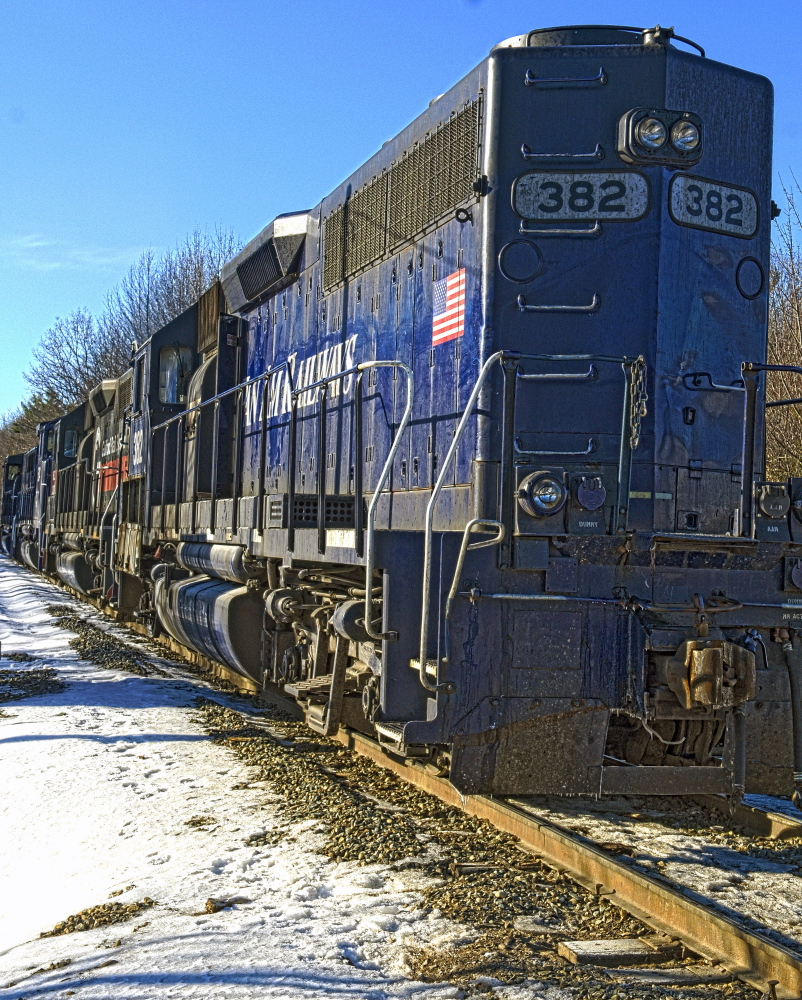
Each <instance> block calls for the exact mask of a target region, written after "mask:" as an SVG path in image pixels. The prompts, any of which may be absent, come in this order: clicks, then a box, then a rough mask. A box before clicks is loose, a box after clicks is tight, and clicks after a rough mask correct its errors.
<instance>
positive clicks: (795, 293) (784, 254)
mask: <svg viewBox="0 0 802 1000" xmlns="http://www.w3.org/2000/svg"><path fill="white" fill-rule="evenodd" d="M784 191H785V197H786V200H787V203H788V212H787V214H786V216H785V218H784V220H783V221H782V222H781V224H780V225H779V226H778V227H777V230H776V237H775V240H774V242H773V245H772V253H771V273H770V277H769V288H770V297H769V342H768V361H769V364H775V365H800V364H802V244H800V232H801V231H802V216H800V208H799V206H798V204H797V200H798V197H799V195H800V193H802V192H800V187H799V185H798V183H797V182H796V179H794V184H793V187H787V188H784ZM766 398H767V401H772V400H779V399H800V398H802V376H799V375H794V374H792V373H790V372H772V373H770V374H768V376H767V388H766ZM766 475H767V478H768V479H770V480H775V481H782V480H784V479H787V478H788V477H789V476H799V475H802V405H794V406H776V407H774V406H773V407H769V408H768V409H767V410H766Z"/></svg>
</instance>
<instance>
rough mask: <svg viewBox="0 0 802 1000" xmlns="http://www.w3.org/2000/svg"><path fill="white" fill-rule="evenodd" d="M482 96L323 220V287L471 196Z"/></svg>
mask: <svg viewBox="0 0 802 1000" xmlns="http://www.w3.org/2000/svg"><path fill="white" fill-rule="evenodd" d="M480 119H481V98H478V99H477V100H475V101H474V102H473V103H472V104H469V105H467V106H466V107H465V108H464V109H463V110H462V111H460V112H459V114H456V115H454V116H453V117H452V118H450V119H449V120H448V121H447V122H444V123H443V124H442V125H440V126H438V128H436V129H435V130H434V132H432V133H431V134H430V135H428V136H427V137H426V138H425V139H422V140H421V141H420V142H419V143H417V144H416V145H415V146H413V147H412V148H411V149H409V150H407V152H406V153H405V154H404V155H403V156H402V157H401V159H400V160H398V161H397V162H396V163H394V164H393V166H392V167H391V169H390V170H389V171H388V172H387V173H386V174H382V175H381V176H379V177H374V178H373V180H372V181H370V182H369V183H367V184H366V185H364V187H361V188H360V189H359V190H358V191H357V192H355V194H354V195H353V196H352V197H351V198H349V199H348V201H346V203H345V204H344V205H340V207H339V208H337V209H335V210H334V211H333V212H332V213H331V215H330V216H329V217H328V219H326V221H325V224H324V233H323V287H324V291H329V290H330V289H332V288H334V287H335V286H337V285H338V284H339V283H340V282H341V281H343V280H344V279H347V278H352V277H353V276H354V275H355V274H358V273H359V272H360V271H362V270H364V269H365V268H366V267H370V266H371V264H375V263H376V261H378V260H381V259H382V257H384V256H385V255H386V254H387V253H389V252H390V251H392V250H393V249H394V248H395V247H397V246H399V245H400V244H402V243H407V242H409V241H410V240H412V239H414V238H415V237H416V236H417V235H418V234H420V233H422V232H424V231H425V230H426V229H428V228H429V227H430V226H432V225H433V224H434V223H436V222H438V221H439V220H440V219H442V218H443V217H444V216H446V215H448V214H449V213H450V212H453V211H454V210H455V209H456V208H457V206H458V205H460V204H461V203H462V202H464V201H467V200H469V199H471V198H473V197H474V196H475V193H476V188H475V182H476V179H477V176H478V172H479V155H478V151H479V123H480Z"/></svg>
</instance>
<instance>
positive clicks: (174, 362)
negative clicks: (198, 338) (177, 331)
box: [159, 345, 192, 403]
mask: <svg viewBox="0 0 802 1000" xmlns="http://www.w3.org/2000/svg"><path fill="white" fill-rule="evenodd" d="M191 376H192V348H191V347H179V346H177V345H171V346H169V347H163V348H162V349H161V350H160V351H159V402H160V403H186V401H187V388H188V386H189V380H190V378H191Z"/></svg>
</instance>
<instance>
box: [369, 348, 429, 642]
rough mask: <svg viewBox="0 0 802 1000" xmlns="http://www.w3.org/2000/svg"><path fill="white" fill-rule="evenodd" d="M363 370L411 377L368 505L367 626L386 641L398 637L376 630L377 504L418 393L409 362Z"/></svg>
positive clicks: (373, 635) (379, 363)
mask: <svg viewBox="0 0 802 1000" xmlns="http://www.w3.org/2000/svg"><path fill="white" fill-rule="evenodd" d="M357 368H358V369H359V370H360V371H365V370H366V369H368V368H400V369H401V370H402V371H403V372H404V373H405V375H406V377H407V399H406V406H405V407H404V412H403V414H402V415H401V421H400V423H399V425H398V430H397V431H396V434H395V437H394V438H393V443H392V445H390V451H389V452H388V454H387V459H386V460H385V463H384V468H383V469H382V471H381V475H380V476H379V481H378V483H377V484H376V489H375V490H374V491H373V496H372V497H371V498H370V503H369V504H368V516H367V530H366V532H365V623H364V628H365V631H366V632H367V633H368V635H369V636H370V637H371V639H376V640H379V641H380V640H382V639H387V638H395V636H394V635H392V634H391V633H382V632H375V631H374V629H373V622H372V616H373V596H372V594H373V561H374V551H373V549H374V546H373V541H374V535H375V531H376V529H375V520H376V507H377V505H378V503H379V499H380V497H381V492H382V490H383V489H384V484H385V483H386V482H387V480H388V479H389V477H390V473H391V471H392V468H393V463H394V462H395V456H396V455H397V454H398V449H399V447H400V446H401V437H402V435H403V433H404V431H405V430H406V429H407V426H408V424H409V422H410V420H411V418H412V403H413V400H414V394H415V382H414V375H413V372H412V369H411V368H410V367H409V365H406V364H404V362H403V361H364V362H363V363H362V364H360V365H357ZM358 460H359V461H360V462H361V461H362V456H361V455H360V456H359V457H358ZM356 502H357V503H358V504H361V503H362V497H361V496H357V498H356Z"/></svg>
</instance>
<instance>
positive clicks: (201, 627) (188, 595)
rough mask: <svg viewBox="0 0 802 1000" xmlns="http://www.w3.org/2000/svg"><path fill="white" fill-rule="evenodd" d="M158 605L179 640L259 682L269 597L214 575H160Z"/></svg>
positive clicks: (156, 591) (160, 616) (160, 613)
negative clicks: (169, 578) (170, 579)
mask: <svg viewBox="0 0 802 1000" xmlns="http://www.w3.org/2000/svg"><path fill="white" fill-rule="evenodd" d="M154 596H155V603H156V611H157V612H158V615H159V619H160V620H161V623H162V625H164V627H165V628H166V629H167V631H168V632H169V633H170V635H171V636H172V637H173V638H174V639H176V640H177V641H178V642H181V643H183V644H184V645H185V646H189V647H190V649H194V650H195V651H196V652H198V653H200V654H201V655H203V656H208V657H209V659H211V660H217V661H219V662H220V663H226V664H228V666H230V667H231V668H232V669H233V670H236V671H237V672H238V673H240V674H242V675H243V676H245V677H249V678H250V679H251V680H253V681H255V682H256V683H259V682H260V680H261V651H262V619H263V615H264V608H265V605H264V601H263V600H262V599H261V597H260V596H259V595H258V594H254V593H253V592H252V591H250V590H248V588H247V587H237V586H234V585H233V584H231V583H227V582H225V581H223V580H218V579H215V578H214V577H209V576H193V577H190V578H189V579H188V580H177V581H175V582H174V583H169V582H167V581H166V579H165V577H164V576H162V577H159V578H157V580H156V589H155V595H154Z"/></svg>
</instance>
